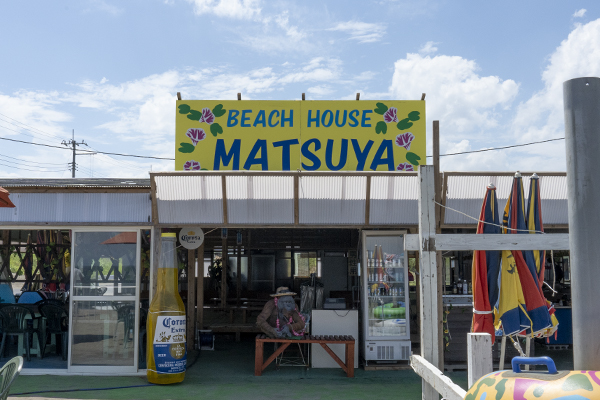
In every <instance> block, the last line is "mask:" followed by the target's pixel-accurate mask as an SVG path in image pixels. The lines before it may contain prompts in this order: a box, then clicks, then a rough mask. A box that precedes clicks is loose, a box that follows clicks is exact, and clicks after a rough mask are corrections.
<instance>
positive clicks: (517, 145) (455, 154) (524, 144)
mask: <svg viewBox="0 0 600 400" xmlns="http://www.w3.org/2000/svg"><path fill="white" fill-rule="evenodd" d="M564 139H565V138H564V137H562V138H556V139H548V140H541V141H539V142H531V143H523V144H513V145H511V146H503V147H492V148H489V149H481V150H472V151H462V152H460V153H448V154H440V157H444V156H457V155H459V154H470V153H482V152H484V151H493V150H503V149H511V148H514V147H524V146H531V145H532V144H540V143H547V142H554V141H555V140H564ZM427 157H433V156H427Z"/></svg>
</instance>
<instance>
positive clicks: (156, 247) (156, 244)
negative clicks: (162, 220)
mask: <svg viewBox="0 0 600 400" xmlns="http://www.w3.org/2000/svg"><path fill="white" fill-rule="evenodd" d="M160 234H161V229H160V228H155V229H154V230H153V231H152V243H153V246H152V265H151V266H150V268H152V270H151V271H150V273H151V274H152V291H151V293H150V300H152V299H153V298H154V295H155V294H156V285H157V284H158V265H159V264H160V248H161V245H162V242H161V241H160Z"/></svg>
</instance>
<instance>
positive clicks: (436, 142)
mask: <svg viewBox="0 0 600 400" xmlns="http://www.w3.org/2000/svg"><path fill="white" fill-rule="evenodd" d="M433 182H434V191H435V233H436V234H438V233H442V228H441V226H442V224H441V214H442V210H441V209H442V207H441V206H440V204H442V179H441V175H440V121H433ZM442 263H443V260H442V252H441V251H436V254H435V265H436V266H437V281H438V282H437V287H438V291H437V292H438V296H437V303H438V304H437V310H438V321H439V324H438V328H437V329H438V337H444V332H443V330H444V327H443V324H442V320H443V315H442V313H443V307H442V295H443V293H442V290H441V288H444V287H445V286H444V285H443V282H442V277H443V273H442V265H443V264H442ZM438 351H439V354H438V358H439V360H440V361H439V364H438V367H439V368H440V370H442V371H443V370H444V347H443V346H439V348H438Z"/></svg>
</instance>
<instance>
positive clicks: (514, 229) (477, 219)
mask: <svg viewBox="0 0 600 400" xmlns="http://www.w3.org/2000/svg"><path fill="white" fill-rule="evenodd" d="M434 203H435V204H437V205H438V206H440V207H443V208H445V209H448V210H450V211H454V212H457V213H459V214H462V215H464V216H465V217H468V218H471V219H472V220H475V221H477V222H481V223H483V224H487V225H491V226H497V227H500V228H502V229H506V230H509V231H516V232H528V233H542V234H546V232H544V231H535V230H529V229H517V228H509V227H507V226H504V225H498V224H494V223H493V222H487V221H483V220H480V219H479V218H475V217H472V216H470V215H469V214H466V213H464V212H462V211H458V210H455V209H454V208H450V207H448V206H445V205H443V204H441V203H438V202H437V201H434Z"/></svg>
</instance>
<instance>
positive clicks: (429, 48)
mask: <svg viewBox="0 0 600 400" xmlns="http://www.w3.org/2000/svg"><path fill="white" fill-rule="evenodd" d="M436 44H438V43H436V42H431V41H429V42H427V43H425V44H424V45H423V47H421V48H420V49H419V53H420V54H425V55H427V54H433V53H437V51H438V48H437V47H435V45H436Z"/></svg>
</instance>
